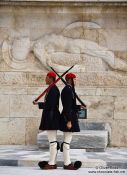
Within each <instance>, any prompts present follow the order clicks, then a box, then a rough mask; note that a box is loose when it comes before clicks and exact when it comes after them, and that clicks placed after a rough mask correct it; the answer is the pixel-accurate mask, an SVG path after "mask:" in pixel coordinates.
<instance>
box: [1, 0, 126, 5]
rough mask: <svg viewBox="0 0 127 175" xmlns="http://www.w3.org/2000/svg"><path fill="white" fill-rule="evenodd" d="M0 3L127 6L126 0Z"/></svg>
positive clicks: (15, 1)
mask: <svg viewBox="0 0 127 175" xmlns="http://www.w3.org/2000/svg"><path fill="white" fill-rule="evenodd" d="M0 5H11V6H15V5H21V6H56V5H58V6H93V5H109V6H110V5H111V6H112V5H113V6H127V0H54V1H51V0H1V1H0Z"/></svg>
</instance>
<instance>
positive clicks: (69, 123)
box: [67, 121, 72, 129]
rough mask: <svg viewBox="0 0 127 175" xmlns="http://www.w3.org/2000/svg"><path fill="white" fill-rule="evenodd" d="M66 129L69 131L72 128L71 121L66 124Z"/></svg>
mask: <svg viewBox="0 0 127 175" xmlns="http://www.w3.org/2000/svg"><path fill="white" fill-rule="evenodd" d="M67 128H68V129H71V128H72V123H71V121H69V122H67Z"/></svg>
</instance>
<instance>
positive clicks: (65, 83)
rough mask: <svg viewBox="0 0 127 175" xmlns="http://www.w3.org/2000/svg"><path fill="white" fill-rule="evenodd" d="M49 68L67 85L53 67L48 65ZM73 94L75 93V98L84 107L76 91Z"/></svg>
mask: <svg viewBox="0 0 127 175" xmlns="http://www.w3.org/2000/svg"><path fill="white" fill-rule="evenodd" d="M50 68H51V69H52V70H53V71H54V72H55V73H56V75H57V76H58V77H59V78H60V79H61V80H62V82H63V83H64V84H65V85H67V83H66V81H65V80H64V79H63V78H62V77H61V76H60V75H59V74H58V73H57V72H56V71H55V70H54V69H53V67H50ZM74 94H75V97H76V98H77V100H78V101H79V103H80V104H81V105H82V106H84V107H86V105H85V103H84V102H83V101H82V100H81V99H80V98H79V97H78V95H77V93H76V92H74Z"/></svg>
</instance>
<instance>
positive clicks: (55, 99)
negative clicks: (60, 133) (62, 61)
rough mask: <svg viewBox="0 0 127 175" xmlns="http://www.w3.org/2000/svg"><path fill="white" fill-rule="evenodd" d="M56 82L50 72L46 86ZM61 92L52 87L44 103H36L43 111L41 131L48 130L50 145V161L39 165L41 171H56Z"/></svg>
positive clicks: (54, 75) (52, 73) (54, 76)
mask: <svg viewBox="0 0 127 175" xmlns="http://www.w3.org/2000/svg"><path fill="white" fill-rule="evenodd" d="M55 80H56V74H55V73H54V72H49V73H48V74H47V76H46V79H45V81H46V84H47V85H51V84H52V83H54V82H55ZM59 98H60V92H59V89H58V87H57V86H56V85H54V86H52V87H51V88H50V89H49V91H48V92H47V93H46V95H45V100H44V102H34V104H37V105H38V107H39V109H43V112H42V118H41V123H40V127H39V130H43V131H44V130H46V131H47V136H48V140H49V143H50V146H49V149H50V158H49V161H48V162H47V161H41V162H39V163H38V165H39V167H40V168H41V169H45V170H46V169H56V168H57V165H56V157H57V152H58V149H59V143H58V142H57V140H56V139H57V138H56V136H57V130H59V129H60V112H59Z"/></svg>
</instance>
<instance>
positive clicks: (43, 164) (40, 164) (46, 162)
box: [38, 161, 48, 169]
mask: <svg viewBox="0 0 127 175" xmlns="http://www.w3.org/2000/svg"><path fill="white" fill-rule="evenodd" d="M47 164H48V161H40V162H38V166H39V167H40V169H43V168H44V166H45V165H47Z"/></svg>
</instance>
